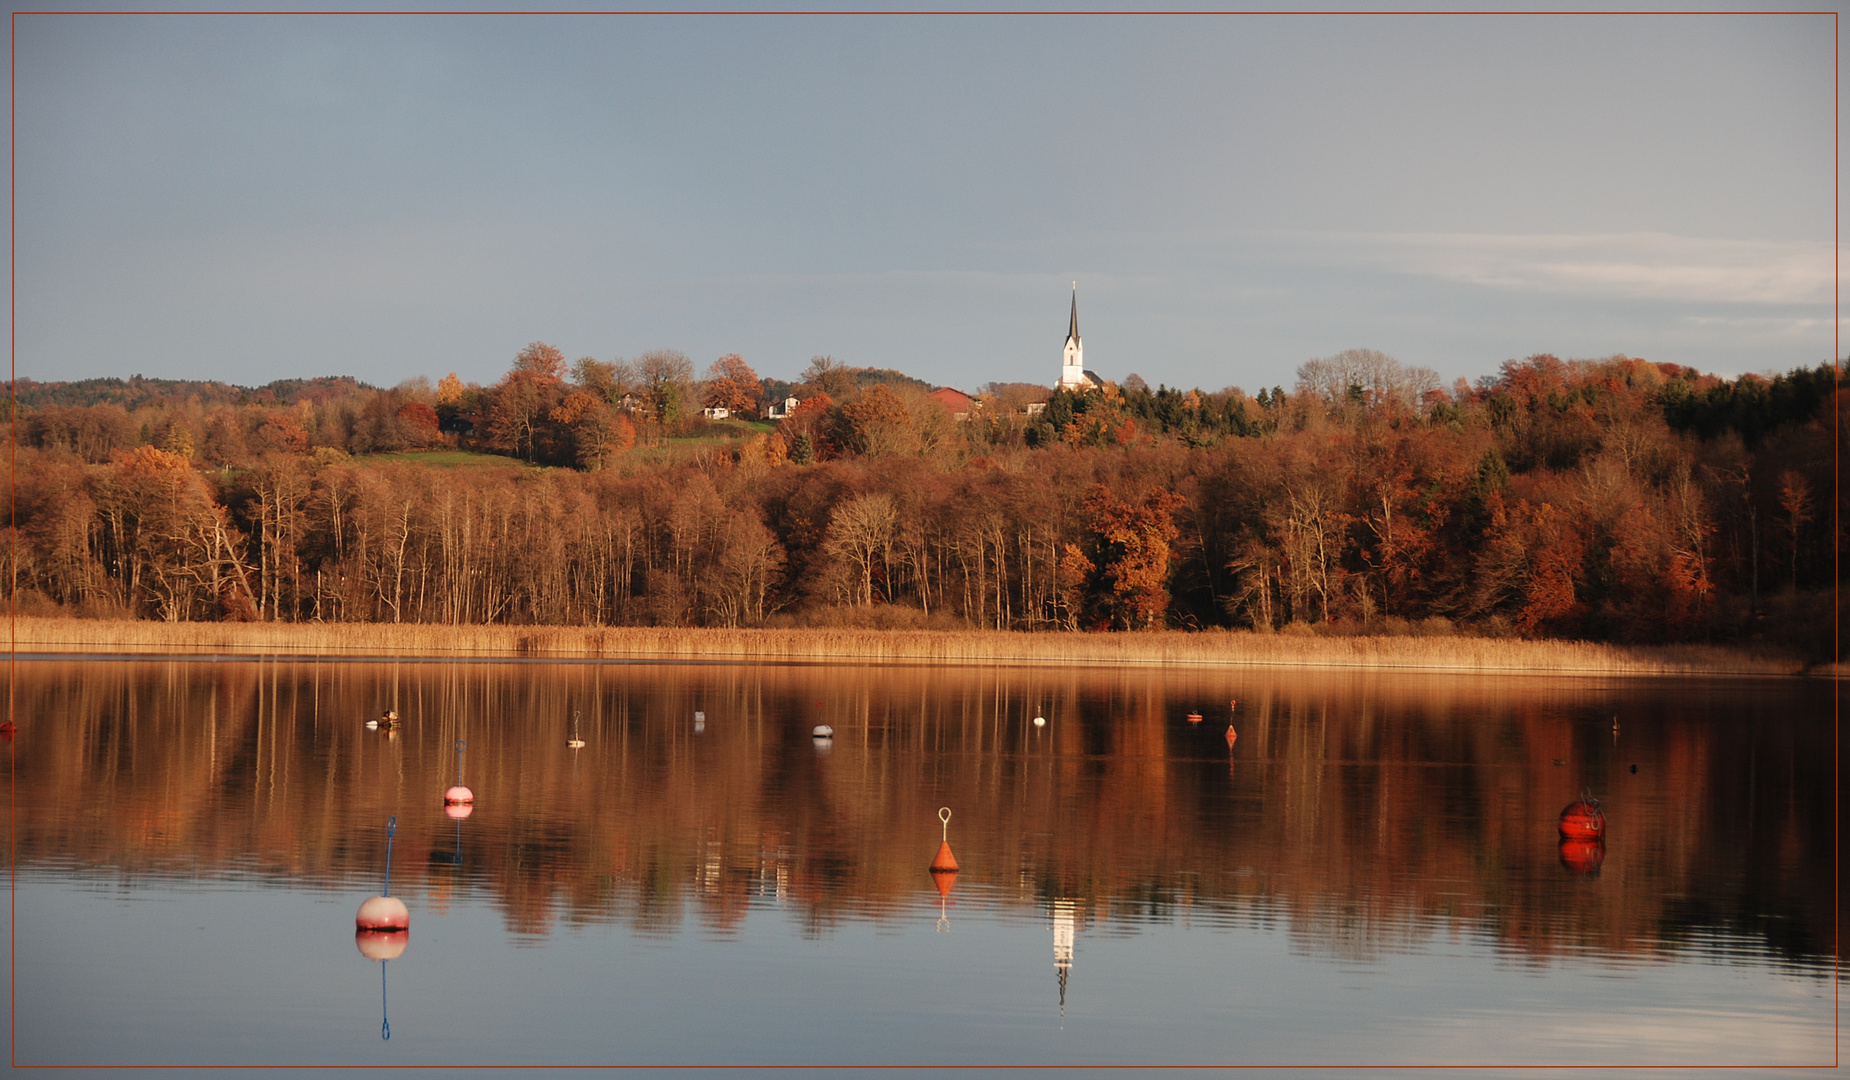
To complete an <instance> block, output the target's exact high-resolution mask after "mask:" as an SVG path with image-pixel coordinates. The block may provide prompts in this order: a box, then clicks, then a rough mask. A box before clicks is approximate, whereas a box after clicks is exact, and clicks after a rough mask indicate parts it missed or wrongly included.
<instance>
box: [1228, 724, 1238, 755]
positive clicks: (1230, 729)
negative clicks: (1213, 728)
mask: <svg viewBox="0 0 1850 1080" xmlns="http://www.w3.org/2000/svg"><path fill="white" fill-rule="evenodd" d="M1239 737H1240V733H1239V732H1237V731H1235V730H1233V725H1232V724H1228V725H1227V749H1229V750H1231V749H1233V740H1235V739H1237V738H1239Z"/></svg>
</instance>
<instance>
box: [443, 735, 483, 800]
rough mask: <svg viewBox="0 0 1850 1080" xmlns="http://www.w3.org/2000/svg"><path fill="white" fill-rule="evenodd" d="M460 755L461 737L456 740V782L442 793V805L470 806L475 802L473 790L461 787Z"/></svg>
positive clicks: (461, 751)
mask: <svg viewBox="0 0 1850 1080" xmlns="http://www.w3.org/2000/svg"><path fill="white" fill-rule="evenodd" d="M462 756H463V741H462V740H461V739H457V740H456V783H455V785H454V786H452V787H451V788H450V789H449V790H448V791H445V792H444V793H443V805H444V806H472V805H474V803H475V792H473V791H470V790H469V789H468V788H466V787H463V782H462ZM464 816H465V817H466V816H468V815H464Z"/></svg>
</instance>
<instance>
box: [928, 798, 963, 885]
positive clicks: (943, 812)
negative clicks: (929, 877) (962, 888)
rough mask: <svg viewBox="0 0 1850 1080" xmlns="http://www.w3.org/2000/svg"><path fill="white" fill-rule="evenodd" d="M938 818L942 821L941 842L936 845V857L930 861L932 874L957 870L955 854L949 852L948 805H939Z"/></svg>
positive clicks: (949, 826) (949, 815) (949, 821)
mask: <svg viewBox="0 0 1850 1080" xmlns="http://www.w3.org/2000/svg"><path fill="white" fill-rule="evenodd" d="M938 820H939V821H941V822H943V823H944V834H943V840H942V842H941V843H939V845H938V857H937V858H935V859H933V860H932V861H931V872H932V873H934V874H955V873H956V872H957V856H955V855H952V854H951V808H950V807H948V806H943V807H939V808H938Z"/></svg>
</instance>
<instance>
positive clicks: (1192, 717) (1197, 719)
mask: <svg viewBox="0 0 1850 1080" xmlns="http://www.w3.org/2000/svg"><path fill="white" fill-rule="evenodd" d="M1188 722H1189V723H1191V724H1199V723H1201V714H1200V713H1198V712H1192V713H1189V714H1188Z"/></svg>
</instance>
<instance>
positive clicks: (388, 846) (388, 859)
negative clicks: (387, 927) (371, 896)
mask: <svg viewBox="0 0 1850 1080" xmlns="http://www.w3.org/2000/svg"><path fill="white" fill-rule="evenodd" d="M397 831H398V815H397V814H393V815H392V816H391V817H389V818H387V819H386V821H385V892H383V893H381V894H380V895H382V896H390V895H392V834H393V833H395V832H397Z"/></svg>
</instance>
